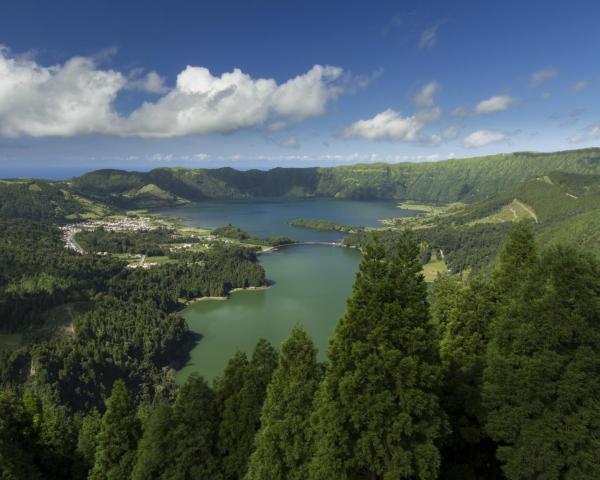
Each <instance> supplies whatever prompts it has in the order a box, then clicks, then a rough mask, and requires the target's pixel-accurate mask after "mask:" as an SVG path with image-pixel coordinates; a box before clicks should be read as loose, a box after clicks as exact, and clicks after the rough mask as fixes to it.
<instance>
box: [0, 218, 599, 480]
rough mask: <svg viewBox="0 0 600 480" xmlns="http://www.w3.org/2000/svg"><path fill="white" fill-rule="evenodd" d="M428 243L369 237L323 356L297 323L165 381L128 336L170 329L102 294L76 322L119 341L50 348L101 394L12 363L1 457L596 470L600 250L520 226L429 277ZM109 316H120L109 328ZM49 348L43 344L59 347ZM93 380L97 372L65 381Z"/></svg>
mask: <svg viewBox="0 0 600 480" xmlns="http://www.w3.org/2000/svg"><path fill="white" fill-rule="evenodd" d="M418 255H419V250H418V246H417V244H416V242H414V240H412V239H411V237H410V235H409V234H404V235H403V236H402V237H401V238H400V241H399V242H397V243H396V245H395V247H394V248H393V249H386V248H384V246H383V245H382V244H374V245H371V246H369V248H368V249H366V251H365V255H364V258H363V261H362V263H361V267H360V271H359V273H358V274H357V277H356V283H355V286H354V289H353V293H352V297H351V298H350V301H349V303H348V310H347V312H346V314H345V315H344V317H343V318H342V319H341V321H340V323H339V325H338V327H337V329H336V331H335V334H334V336H333V338H332V339H331V343H330V348H329V363H328V364H327V365H326V367H325V369H324V370H323V369H322V368H321V367H320V366H319V365H318V364H316V362H315V350H314V346H313V345H312V342H311V340H310V338H309V337H308V336H307V335H306V333H304V332H303V331H302V330H301V329H299V328H295V329H294V330H293V331H292V332H291V334H290V337H289V339H288V340H287V341H286V342H285V343H284V344H283V345H282V347H281V350H280V352H279V353H278V352H277V351H276V350H275V349H273V347H272V346H270V345H269V344H268V343H266V342H265V341H260V342H259V343H258V345H257V347H256V349H255V351H254V353H253V354H252V356H251V358H250V359H249V358H248V357H247V356H246V355H245V354H244V353H242V352H239V353H238V354H236V355H235V356H234V357H233V358H232V359H231V361H230V362H229V364H228V366H227V369H226V370H225V372H224V373H223V376H222V377H221V378H220V379H218V380H217V381H216V382H215V383H214V385H212V386H211V385H208V384H207V383H206V382H205V381H204V380H203V379H202V378H200V377H197V376H192V377H190V379H189V380H188V381H187V383H186V384H184V385H182V386H180V387H177V386H176V385H169V384H168V383H165V382H161V381H160V379H159V378H158V377H156V378H154V377H152V375H151V372H153V371H156V372H159V370H153V367H151V365H152V364H157V363H158V361H157V360H156V358H157V357H156V354H152V353H150V352H148V353H149V354H150V355H151V356H150V357H148V358H146V359H144V360H143V361H141V362H140V363H139V364H137V365H136V364H135V363H132V362H129V361H124V360H126V359H127V358H129V359H131V360H132V361H133V360H136V359H140V358H142V356H143V355H145V354H143V353H142V352H141V351H139V352H133V351H131V350H128V349H130V348H132V347H134V346H135V345H136V342H137V341H138V339H140V338H143V341H141V342H140V343H139V345H140V347H141V346H144V348H147V346H148V345H151V344H152V342H153V340H152V338H155V339H156V340H159V339H164V338H168V337H169V334H166V333H157V334H156V335H155V336H153V337H145V335H149V334H150V333H151V332H150V331H145V329H144V328H142V329H141V330H139V331H137V333H136V330H135V329H133V330H131V333H132V335H131V336H125V337H120V336H121V335H123V333H119V330H120V329H122V328H123V327H124V325H122V321H123V316H120V315H119V314H118V313H116V312H117V310H106V311H98V310H94V311H96V312H98V318H97V319H96V318H94V317H93V315H94V314H93V313H92V314H88V315H87V316H86V317H84V318H83V319H82V320H81V327H80V328H79V329H76V335H75V336H76V337H77V335H80V334H81V335H84V332H89V331H90V329H91V330H93V329H94V328H95V326H97V327H99V328H100V329H101V330H100V331H97V332H96V333H95V334H93V335H92V334H91V333H90V337H89V338H90V339H93V342H94V345H95V344H96V343H99V344H101V345H108V346H110V349H109V350H105V351H103V350H100V351H94V349H93V347H94V345H92V344H90V345H89V350H82V352H81V353H82V355H81V356H80V357H78V358H76V357H73V355H72V354H70V353H68V352H67V354H66V355H64V354H62V353H60V352H57V353H59V354H58V355H56V356H55V357H54V358H55V360H54V361H58V359H61V358H63V357H65V356H66V357H69V358H72V359H73V360H72V361H73V363H72V364H70V365H69V366H66V367H65V368H64V369H63V370H62V371H61V373H60V375H59V378H58V380H57V381H58V383H59V384H61V382H64V378H63V377H65V376H66V377H67V378H72V377H69V376H70V375H72V376H77V377H79V376H82V375H83V376H84V378H85V372H88V374H93V375H96V376H98V375H99V376H101V377H102V378H103V380H102V381H99V380H94V381H98V383H97V384H96V385H94V384H93V381H92V379H91V377H90V378H88V380H87V381H88V382H89V383H88V386H89V387H90V388H91V387H93V388H99V389H104V391H105V396H104V397H102V398H99V399H98V401H91V400H90V401H88V402H87V403H86V402H80V403H79V404H73V402H72V401H68V400H67V398H65V397H63V396H62V395H61V391H60V390H56V389H55V388H53V387H52V383H51V382H49V381H48V379H49V378H50V376H51V373H52V371H53V370H52V368H48V369H47V370H46V373H44V374H40V373H36V374H35V375H33V376H32V377H29V378H28V379H21V380H19V381H11V382H7V381H6V380H3V383H2V387H1V388H0V420H1V421H0V460H2V461H1V462H0V474H1V475H2V477H3V478H34V479H35V478H44V479H59V478H60V479H66V478H73V479H83V478H92V479H95V478H123V479H125V478H136V479H137V478H140V479H141V478H163V479H184V478H211V479H212V478H214V479H226V478H227V479H243V478H245V479H255V478H261V479H263V478H264V479H288V478H289V479H293V478H298V479H299V478H313V479H327V480H329V479H338V478H346V479H377V480H379V479H382V480H383V479H385V480H387V479H413V478H417V479H431V478H443V479H477V478H492V479H494V478H497V479H500V478H507V479H508V480H521V479H530V478H546V479H551V480H554V479H556V480H559V479H563V478H577V479H579V478H581V479H593V478H597V477H598V476H599V475H600V460H599V459H598V456H597V452H598V450H599V448H600V445H599V444H598V438H597V432H598V429H599V428H600V425H598V418H600V416H599V414H600V403H599V401H598V399H599V398H600V383H599V382H598V370H599V369H600V322H599V320H600V319H599V317H598V315H599V313H598V312H600V264H599V262H598V260H597V259H596V258H595V257H593V256H590V255H589V254H587V253H584V252H579V251H577V250H575V249H573V248H572V247H565V246H555V247H550V248H548V249H545V250H543V251H542V252H541V253H539V252H538V247H537V246H536V245H535V242H534V237H533V234H532V231H531V229H529V228H528V227H527V226H526V225H520V226H518V227H517V228H516V229H515V230H513V231H512V232H511V234H510V236H509V240H508V242H507V243H506V244H505V246H504V248H503V251H502V253H501V255H500V257H499V259H498V261H497V263H496V266H495V267H494V269H493V271H492V272H491V274H490V275H487V276H484V277H479V278H473V279H471V280H470V281H469V282H466V283H465V282H463V281H461V280H460V279H459V278H455V277H450V276H443V277H440V278H439V279H438V280H437V281H436V282H435V284H434V286H433V288H432V292H431V294H428V293H427V289H426V287H425V285H424V283H423V278H422V275H421V273H420V264H419V262H418ZM112 301H115V302H119V301H120V300H118V299H115V300H112ZM123 305H124V304H119V307H120V308H122V307H123ZM106 308H108V307H106ZM148 308H150V307H149V306H148ZM142 311H143V310H136V315H139V314H140V312H142ZM111 315H114V318H115V319H116V318H119V321H118V322H117V321H114V320H112V319H111ZM125 316H126V315H125ZM136 318H139V317H136ZM102 322H104V323H102ZM168 323H169V324H172V322H168ZM88 324H89V325H88ZM146 324H149V325H152V329H155V328H157V326H159V325H160V322H159V324H151V322H149V323H148V320H144V321H143V324H142V325H146ZM174 324H175V325H176V324H177V323H176V322H175V323H174ZM105 328H115V330H113V331H111V332H109V333H108V332H107V335H108V336H107V337H106V338H103V337H101V336H99V335H101V334H102V333H101V332H102V331H104V329H105ZM125 329H127V328H125ZM79 332H81V333H79ZM144 332H145V333H144ZM109 337H110V339H113V338H123V343H122V344H118V343H115V341H113V340H109ZM75 342H79V340H77V338H75ZM160 344H161V345H163V343H162V342H161V343H160ZM157 345H158V343H157ZM46 348H47V350H46V351H45V353H43V354H42V355H41V357H40V358H46V359H47V358H50V357H52V355H53V354H52V352H51V346H50V345H47V347H46ZM111 349H112V350H111ZM123 352H129V353H128V354H127V355H125V356H123ZM111 355H112V357H111ZM153 355H154V356H153ZM169 356H171V354H167V355H166V357H164V358H167V357H169ZM92 359H93V361H92ZM86 362H92V363H86ZM93 362H98V363H93ZM102 362H106V363H104V364H103V363H102ZM119 362H121V363H119ZM109 364H112V365H114V366H115V367H116V368H117V369H116V370H112V371H111V370H107V369H106V368H105V367H104V366H103V365H109ZM82 367H83V368H84V369H83V371H82V370H77V369H78V368H82ZM323 372H324V373H323ZM143 375H150V377H148V378H146V383H145V384H143V385H141V384H140V383H139V380H136V379H139V378H142V377H143ZM3 378H5V377H3ZM85 390H86V388H85V382H84V384H81V385H79V386H78V387H77V389H75V390H73V391H71V392H69V393H68V395H67V397H68V398H76V397H77V395H79V396H80V397H81V396H82V395H83V394H82V392H83V391H85ZM89 391H91V390H89ZM63 393H64V392H63Z"/></svg>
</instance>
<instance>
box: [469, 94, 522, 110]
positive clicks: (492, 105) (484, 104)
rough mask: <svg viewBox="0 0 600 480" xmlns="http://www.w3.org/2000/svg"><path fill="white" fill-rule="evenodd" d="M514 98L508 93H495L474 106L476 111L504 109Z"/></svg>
mask: <svg viewBox="0 0 600 480" xmlns="http://www.w3.org/2000/svg"><path fill="white" fill-rule="evenodd" d="M514 101H515V99H514V98H513V97H510V96H508V95H496V96H494V97H490V98H488V99H486V100H483V101H481V102H479V103H478V104H477V106H476V107H475V112H477V113H493V112H500V111H502V110H506V109H507V108H508V107H509V106H510V104H511V103H513V102H514Z"/></svg>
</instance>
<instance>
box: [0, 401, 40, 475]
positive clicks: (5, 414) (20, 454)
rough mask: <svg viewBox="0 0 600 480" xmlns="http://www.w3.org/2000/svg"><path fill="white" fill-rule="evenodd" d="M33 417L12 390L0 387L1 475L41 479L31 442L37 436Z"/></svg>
mask: <svg viewBox="0 0 600 480" xmlns="http://www.w3.org/2000/svg"><path fill="white" fill-rule="evenodd" d="M34 438H35V437H34V433H33V423H32V419H31V416H30V415H29V413H28V412H27V410H26V409H25V407H24V405H23V403H22V401H21V400H20V399H19V397H18V396H17V395H16V394H15V393H14V392H13V391H11V390H8V389H0V478H2V479H7V480H8V479H11V480H12V479H15V480H17V479H25V478H26V479H30V480H36V479H41V478H42V475H41V472H40V471H39V469H38V468H37V466H36V464H35V461H34V457H33V454H32V452H31V443H32V440H33V439H34Z"/></svg>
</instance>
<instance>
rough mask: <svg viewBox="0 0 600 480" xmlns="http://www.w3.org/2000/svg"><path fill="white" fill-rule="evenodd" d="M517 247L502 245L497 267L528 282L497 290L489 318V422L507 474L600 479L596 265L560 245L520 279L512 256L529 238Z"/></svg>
mask: <svg viewBox="0 0 600 480" xmlns="http://www.w3.org/2000/svg"><path fill="white" fill-rule="evenodd" d="M511 240H512V243H513V245H514V244H515V243H517V242H519V241H521V242H523V241H524V240H523V239H522V238H521V239H519V237H513V238H512V239H511ZM509 244H510V243H509ZM519 246H520V247H521V248H519V249H516V250H513V251H507V250H505V252H504V256H505V258H506V259H507V261H505V262H504V263H503V265H502V267H501V268H502V271H501V272H500V275H499V277H500V278H503V279H506V278H509V277H511V276H512V275H515V276H518V275H519V274H521V277H520V278H521V282H522V286H521V288H519V289H513V290H512V291H511V292H510V294H509V295H505V296H504V297H503V298H501V301H500V305H499V307H498V314H497V316H496V318H495V319H494V321H493V323H492V331H491V340H490V345H489V346H488V350H487V365H486V369H485V371H484V390H483V399H484V405H485V406H486V407H487V422H486V428H487V431H488V432H489V433H490V435H491V436H492V437H493V438H494V439H495V440H496V441H498V442H500V443H501V444H502V446H501V447H499V448H498V452H497V455H498V458H499V459H500V461H501V462H502V463H503V470H504V473H505V475H506V477H507V478H508V479H509V480H517V479H530V478H545V479H550V480H551V479H562V478H573V479H579V478H581V479H583V478H586V479H587V478H600V461H599V457H598V452H599V451H600V438H599V437H598V431H600V400H599V399H600V376H599V375H598V372H599V371H600V267H599V265H598V262H597V260H595V259H594V258H593V257H591V256H588V255H585V254H581V253H578V252H577V251H576V250H574V249H571V248H565V247H555V248H551V249H550V250H549V251H547V252H546V253H545V254H544V255H543V256H542V257H541V259H540V260H539V261H538V260H537V259H535V265H534V267H533V268H531V274H529V275H527V276H526V277H525V278H524V279H523V275H522V271H520V270H519V269H517V268H514V266H515V265H519V264H522V262H521V260H520V258H517V259H510V256H511V255H512V254H513V252H515V251H516V252H523V251H526V250H529V249H530V247H529V246H528V245H525V246H524V248H523V245H519ZM527 263H528V264H529V263H530V262H527ZM504 283H505V282H502V284H504Z"/></svg>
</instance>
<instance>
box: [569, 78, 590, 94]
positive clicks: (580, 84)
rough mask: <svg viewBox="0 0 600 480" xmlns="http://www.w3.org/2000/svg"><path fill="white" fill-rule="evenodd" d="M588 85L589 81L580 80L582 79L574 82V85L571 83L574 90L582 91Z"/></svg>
mask: <svg viewBox="0 0 600 480" xmlns="http://www.w3.org/2000/svg"><path fill="white" fill-rule="evenodd" d="M587 87H588V81H587V80H580V81H578V82H576V83H574V84H573V85H571V90H573V91H574V92H582V91H583V90H585V89H586V88H587Z"/></svg>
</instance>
